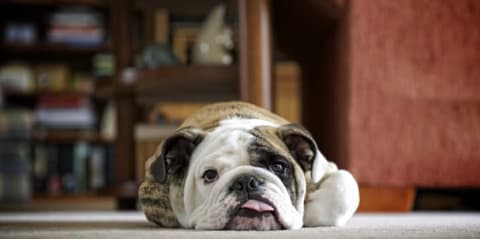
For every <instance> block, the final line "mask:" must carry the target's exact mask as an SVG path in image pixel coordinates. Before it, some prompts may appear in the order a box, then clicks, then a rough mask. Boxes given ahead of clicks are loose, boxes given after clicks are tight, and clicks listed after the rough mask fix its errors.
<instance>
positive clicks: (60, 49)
mask: <svg viewBox="0 0 480 239" xmlns="http://www.w3.org/2000/svg"><path fill="white" fill-rule="evenodd" d="M0 47H1V48H0V49H1V50H2V51H3V52H5V53H10V54H26V53H32V54H33V53H34V54H38V53H55V54H64V55H68V54H96V53H99V52H105V51H109V50H111V47H110V46H109V45H106V44H105V45H99V46H88V47H75V46H72V45H68V44H61V43H37V44H33V45H28V44H14V43H5V44H2V45H1V46H0Z"/></svg>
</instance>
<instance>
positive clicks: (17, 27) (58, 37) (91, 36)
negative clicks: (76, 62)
mask: <svg viewBox="0 0 480 239" xmlns="http://www.w3.org/2000/svg"><path fill="white" fill-rule="evenodd" d="M104 22H105V21H104V16H103V14H102V13H99V12H97V11H95V10H92V9H89V8H79V7H77V8H64V9H61V10H58V11H56V12H53V13H51V14H50V15H49V18H48V22H47V24H46V25H47V28H46V32H45V36H46V39H45V40H46V41H48V42H52V43H64V44H70V45H74V46H80V47H81V46H92V45H100V44H103V43H104V42H105V39H106V30H105V23H104ZM39 29H41V28H40V27H39V25H38V23H35V22H16V21H12V22H7V23H6V24H5V28H4V29H3V38H4V39H3V40H4V42H7V43H15V44H18V43H22V44H34V43H36V42H37V41H39V40H41V39H39V36H41V35H43V34H41V33H40V32H39Z"/></svg>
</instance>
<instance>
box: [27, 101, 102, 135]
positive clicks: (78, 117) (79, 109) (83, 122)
mask: <svg viewBox="0 0 480 239" xmlns="http://www.w3.org/2000/svg"><path fill="white" fill-rule="evenodd" d="M35 117H36V123H37V125H38V126H39V127H40V128H46V129H80V130H90V129H93V128H94V127H95V125H96V115H95V112H94V110H93V107H92V105H91V103H90V99H89V98H88V97H85V96H43V97H41V98H40V99H39V102H38V107H37V109H36V111H35Z"/></svg>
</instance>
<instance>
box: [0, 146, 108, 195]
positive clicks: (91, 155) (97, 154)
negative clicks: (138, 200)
mask: <svg viewBox="0 0 480 239" xmlns="http://www.w3.org/2000/svg"><path fill="white" fill-rule="evenodd" d="M112 167H113V160H112V151H111V147H110V146H103V145H90V144H87V143H82V142H79V143H75V144H37V145H35V146H34V150H33V151H31V145H30V144H28V143H26V142H6V141H2V144H0V202H26V201H28V200H30V198H31V196H32V194H33V193H36V194H42V195H60V194H61V195H66V194H84V193H87V192H94V191H96V190H99V189H102V188H104V187H107V186H109V185H112V180H113V175H112V172H113V170H112Z"/></svg>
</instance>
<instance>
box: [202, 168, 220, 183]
mask: <svg viewBox="0 0 480 239" xmlns="http://www.w3.org/2000/svg"><path fill="white" fill-rule="evenodd" d="M202 178H203V181H205V183H211V182H213V181H215V180H216V179H217V178H218V172H217V170H215V169H208V170H207V171H205V172H204V173H203V175H202Z"/></svg>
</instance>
